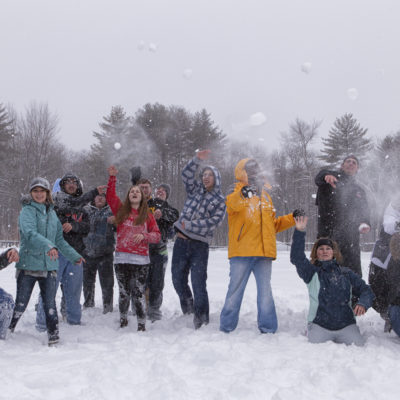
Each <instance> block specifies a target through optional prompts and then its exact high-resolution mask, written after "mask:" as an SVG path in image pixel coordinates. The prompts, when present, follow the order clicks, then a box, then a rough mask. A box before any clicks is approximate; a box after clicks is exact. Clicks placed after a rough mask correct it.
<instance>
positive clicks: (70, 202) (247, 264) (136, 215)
mask: <svg viewBox="0 0 400 400" xmlns="http://www.w3.org/2000/svg"><path fill="white" fill-rule="evenodd" d="M209 156H210V150H201V151H197V152H196V154H195V156H194V157H193V158H192V159H191V160H190V161H189V162H188V163H187V165H186V166H185V167H184V168H183V170H182V181H183V184H184V187H185V190H186V201H185V204H184V207H183V210H182V212H181V213H180V215H179V212H178V210H176V209H175V208H173V207H171V206H170V205H169V204H168V202H167V200H168V197H169V195H170V191H171V188H170V186H169V185H168V184H165V183H162V184H160V185H158V186H157V187H156V191H155V197H152V185H151V182H150V181H149V180H148V179H144V178H141V177H140V169H138V168H133V169H132V170H131V172H132V186H131V187H130V188H129V190H128V192H127V194H126V197H125V198H124V199H123V200H121V199H120V198H119V197H118V196H117V194H116V183H117V174H118V171H117V169H116V167H114V166H111V167H109V169H108V173H109V181H108V184H107V185H106V186H99V187H97V188H95V189H93V190H91V191H89V192H87V193H85V194H83V191H82V184H81V182H80V180H79V179H78V177H76V176H74V175H72V174H67V175H65V176H64V177H63V178H62V179H61V180H60V181H59V182H57V188H59V190H58V191H57V188H56V189H55V188H53V192H55V193H53V194H54V195H53V196H52V194H51V190H50V185H49V183H48V182H47V180H46V179H44V178H35V179H34V180H33V181H32V182H31V185H30V190H29V194H28V195H27V196H24V197H23V199H22V211H21V214H20V217H19V229H20V238H21V244H20V250H19V255H18V252H17V251H16V250H15V249H9V250H7V251H6V252H5V253H4V254H3V255H1V258H0V266H1V267H4V266H5V265H7V264H8V263H11V262H16V268H17V295H16V300H15V304H14V302H13V299H12V297H11V296H10V295H9V294H7V293H5V292H4V291H3V290H1V289H0V337H2V338H4V337H5V336H6V335H7V332H13V331H14V329H15V327H16V325H17V322H18V320H19V319H20V317H21V315H22V314H23V312H24V311H25V309H26V307H27V305H28V302H29V299H30V296H31V293H32V290H33V287H34V285H35V283H36V281H37V282H38V284H39V287H40V299H39V304H38V312H37V320H36V327H37V328H38V329H39V330H43V331H47V333H48V340H49V345H52V344H55V343H57V342H58V340H59V329H58V314H57V307H56V302H55V296H56V291H57V288H58V286H59V285H60V287H61V290H62V302H61V314H62V315H63V318H65V320H66V321H67V322H68V323H69V324H80V322H81V312H82V311H81V304H80V297H81V292H82V286H83V294H84V307H86V308H88V307H94V298H95V296H94V290H95V280H96V273H97V271H98V272H99V279H100V285H101V288H102V297H103V312H104V313H108V312H112V311H113V287H114V271H115V276H116V279H117V283H118V288H119V313H120V320H119V322H120V327H121V328H124V327H126V326H127V325H128V321H129V319H128V312H129V308H130V305H132V311H133V313H134V314H135V315H136V317H137V329H138V331H145V330H146V319H150V320H151V321H156V320H159V319H161V318H162V312H161V305H162V300H163V294H162V293H163V288H164V277H165V271H166V266H167V263H168V251H167V241H168V239H170V238H172V237H175V243H174V247H173V254H172V262H171V272H172V282H173V286H174V288H175V290H176V293H177V294H178V297H179V300H180V305H181V309H182V312H183V314H192V315H193V325H194V328H195V329H199V328H201V326H203V325H206V324H208V323H209V300H208V293H207V284H206V282H207V266H208V255H209V245H210V243H211V240H212V238H213V234H214V232H215V229H216V228H217V227H218V226H219V225H220V224H221V223H222V221H223V219H224V217H225V213H226V212H227V214H228V226H229V245H228V258H229V262H230V274H229V277H230V278H229V285H228V290H227V294H226V298H225V302H224V306H223V308H222V311H221V315H220V330H221V331H222V332H226V333H229V332H231V331H233V330H234V329H235V328H236V327H237V325H238V321H239V313H240V307H241V303H242V299H243V295H244V291H245V288H246V285H247V281H248V279H249V277H250V274H251V273H253V274H254V277H255V280H256V285H257V310H258V314H257V324H258V329H259V330H260V332H261V333H274V332H276V330H277V328H278V320H277V315H276V310H275V304H274V299H273V295H272V289H271V273H272V261H273V260H275V259H276V256H277V251H276V234H277V233H278V232H281V231H283V230H286V229H289V228H291V227H295V230H294V234H293V241H292V248H291V262H292V263H293V264H294V265H295V267H296V270H297V273H298V275H299V276H300V277H301V278H302V279H303V280H304V282H305V283H306V284H307V287H308V291H309V296H310V310H309V315H308V329H307V331H308V339H309V341H310V342H314V343H320V342H325V341H327V340H332V341H334V342H339V343H346V344H352V343H354V344H356V345H362V344H363V343H364V338H363V337H362V335H361V333H360V331H359V329H358V327H357V325H356V320H355V316H359V315H362V314H364V313H365V312H366V311H367V309H368V308H369V307H371V306H374V308H375V309H377V311H378V312H380V314H381V315H382V317H383V318H384V319H385V321H386V322H387V323H388V324H389V325H391V327H393V329H394V331H395V332H396V333H397V334H398V335H399V336H400V291H399V290H398V289H399V288H400V272H399V271H400V268H399V265H398V264H399V262H400V261H399V260H400V239H399V236H400V233H399V234H397V232H399V231H400V200H399V199H397V200H396V201H395V202H392V203H391V204H390V205H389V206H388V209H387V210H386V212H385V218H384V224H383V228H382V233H381V238H380V240H379V241H378V243H377V244H376V246H375V249H374V251H373V257H372V263H371V268H370V282H371V285H372V288H373V289H374V292H375V294H374V292H373V291H372V289H371V287H370V286H368V285H367V284H366V283H365V282H364V281H363V279H362V272H361V261H360V245H359V241H360V233H361V234H363V233H367V232H368V231H369V230H370V222H369V208H368V202H367V199H366V194H365V191H364V190H363V189H362V188H361V186H360V185H359V184H358V183H357V182H356V180H355V175H356V173H357V171H358V167H359V161H358V159H357V158H356V157H355V156H353V155H351V156H348V157H346V158H345V160H344V161H343V163H342V165H341V168H340V170H339V171H330V170H322V171H321V172H320V173H319V174H318V175H317V177H316V180H315V182H316V185H317V186H318V193H317V201H316V202H317V206H318V238H317V241H316V242H315V244H314V247H313V249H312V251H311V259H310V260H308V259H307V257H306V255H305V229H306V225H307V216H306V215H305V213H304V211H303V210H302V209H296V210H294V211H293V212H292V213H290V214H287V215H284V216H276V210H275V208H274V205H273V203H272V199H271V197H270V195H269V189H270V185H269V184H268V181H267V178H266V176H265V174H264V173H263V171H262V169H261V168H260V165H259V164H258V162H257V161H256V160H254V159H251V158H246V159H243V160H240V161H239V163H238V164H237V166H236V168H235V178H236V183H235V184H234V185H233V187H232V188H231V190H230V191H229V194H228V195H227V196H226V198H225V197H224V195H223V194H222V190H221V176H220V173H219V171H218V170H217V169H216V168H215V167H213V166H211V165H208V164H207V160H208V159H209ZM115 238H116V239H115ZM396 240H397V241H396ZM397 243H398V246H397V247H396V244H397ZM189 275H190V278H191V287H190V285H189ZM394 282H396V283H394Z"/></svg>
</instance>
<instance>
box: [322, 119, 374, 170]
mask: <svg viewBox="0 0 400 400" xmlns="http://www.w3.org/2000/svg"><path fill="white" fill-rule="evenodd" d="M367 131H368V129H364V128H361V127H360V124H359V123H358V122H357V119H356V118H354V117H353V114H350V113H348V114H344V115H343V116H342V117H340V118H336V120H335V122H334V124H333V127H332V128H331V130H330V131H329V135H328V138H322V142H323V144H324V149H322V150H321V153H323V155H321V156H319V159H320V160H323V161H325V162H326V163H327V164H329V165H331V166H335V165H337V164H338V163H340V162H341V161H343V159H344V158H345V157H346V156H348V155H349V154H354V155H355V156H356V157H358V158H359V159H360V160H362V159H364V158H365V157H366V156H367V153H368V152H369V151H370V150H371V149H372V148H373V145H372V143H371V139H368V138H366V137H365V135H366V134H367Z"/></svg>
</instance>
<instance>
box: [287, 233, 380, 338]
mask: <svg viewBox="0 0 400 400" xmlns="http://www.w3.org/2000/svg"><path fill="white" fill-rule="evenodd" d="M305 236H306V233H305V232H301V231H298V230H297V229H296V230H295V231H294V233H293V241H292V247H291V251H290V261H291V263H292V264H294V265H295V266H296V270H297V273H298V274H299V276H300V278H302V279H303V281H304V282H305V283H306V284H307V287H308V293H309V296H310V309H309V313H308V322H313V323H314V324H317V325H319V326H322V327H323V328H325V329H329V330H338V329H343V328H345V327H346V326H348V325H351V324H355V323H356V320H355V317H354V313H353V309H352V307H351V297H352V294H353V293H354V294H355V295H356V296H358V297H359V300H358V302H357V304H360V305H362V306H364V307H365V309H366V310H367V309H368V308H369V307H371V305H372V301H373V299H374V297H375V296H374V294H373V292H372V290H371V288H370V287H369V286H368V285H367V284H366V283H365V282H364V281H363V279H361V278H360V277H359V276H358V275H357V274H356V273H354V272H353V271H351V270H350V269H349V268H345V267H341V266H340V265H339V264H338V263H337V262H336V260H335V259H333V260H330V261H318V262H317V263H316V264H315V265H314V264H311V262H310V261H309V260H308V259H307V258H306V255H305V253H304V245H305Z"/></svg>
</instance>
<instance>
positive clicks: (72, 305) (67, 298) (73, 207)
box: [36, 173, 107, 330]
mask: <svg viewBox="0 0 400 400" xmlns="http://www.w3.org/2000/svg"><path fill="white" fill-rule="evenodd" d="M106 188H107V187H106V186H99V187H97V188H95V189H92V190H90V191H89V192H87V193H85V194H83V190H82V182H81V181H80V179H79V178H78V177H77V176H76V175H74V174H72V173H67V174H65V175H64V176H63V177H62V178H61V180H60V189H61V190H60V191H59V192H57V193H55V194H54V196H53V201H54V210H55V212H56V213H57V216H58V218H59V220H60V222H61V224H62V228H63V232H64V239H65V240H66V242H67V243H68V244H69V245H71V247H73V248H74V249H75V250H76V251H77V252H78V253H79V254H83V253H84V249H85V244H84V242H83V238H84V237H85V236H86V235H87V234H88V233H89V229H90V224H89V217H88V215H87V213H86V211H85V210H84V209H83V206H84V205H86V204H87V203H89V202H90V201H92V200H93V199H94V198H95V197H96V196H97V195H98V194H99V193H104V192H105V190H106ZM58 260H59V268H58V272H57V286H58V284H59V283H60V284H61V285H62V293H63V300H62V302H61V314H63V316H65V317H66V320H67V322H68V323H69V324H71V325H79V324H80V323H81V316H82V309H81V303H80V298H81V293H82V282H83V268H82V263H81V264H79V265H74V264H72V263H71V262H69V261H68V260H67V259H66V258H65V257H64V256H63V255H62V254H60V255H59V259H58ZM64 303H65V310H64ZM45 326H46V324H45V319H44V312H43V306H42V301H41V300H40V301H39V306H38V313H37V317H36V327H37V329H38V330H44V328H45Z"/></svg>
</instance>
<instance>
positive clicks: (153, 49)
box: [149, 43, 157, 53]
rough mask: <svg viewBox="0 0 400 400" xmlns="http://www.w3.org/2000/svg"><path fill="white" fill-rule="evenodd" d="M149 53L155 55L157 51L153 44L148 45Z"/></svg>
mask: <svg viewBox="0 0 400 400" xmlns="http://www.w3.org/2000/svg"><path fill="white" fill-rule="evenodd" d="M149 51H151V52H152V53H155V52H156V51H157V45H156V44H155V43H149Z"/></svg>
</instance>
